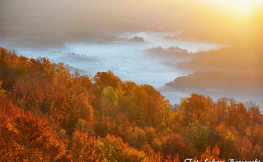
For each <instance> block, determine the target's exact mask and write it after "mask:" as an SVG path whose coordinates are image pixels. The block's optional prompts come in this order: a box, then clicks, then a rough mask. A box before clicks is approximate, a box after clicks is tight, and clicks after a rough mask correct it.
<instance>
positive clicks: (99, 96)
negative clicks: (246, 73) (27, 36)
mask: <svg viewBox="0 0 263 162" xmlns="http://www.w3.org/2000/svg"><path fill="white" fill-rule="evenodd" d="M0 66H1V68H0V77H1V78H0V80H1V89H0V98H1V99H0V113H1V114H0V120H1V122H0V131H1V133H0V143H1V145H0V146H1V147H0V160H1V161H23V160H26V161H166V162H170V161H175V162H179V161H183V160H184V159H186V158H192V159H199V160H200V161H204V160H205V159H209V160H213V159H215V160H217V161H222V160H225V159H231V158H235V159H236V160H242V159H263V138H262V137H263V118H262V113H261V111H260V110H259V108H258V107H257V106H256V105H255V104H253V103H251V104H250V105H249V104H247V105H246V106H245V105H244V104H243V103H238V102H236V101H235V100H233V99H228V98H220V99H218V100H217V101H213V100H212V98H210V97H209V96H207V97H206V96H203V95H198V94H194V93H193V94H191V95H190V96H189V97H186V98H183V99H181V103H180V104H179V105H171V104H170V102H169V100H165V98H164V96H162V95H161V94H160V92H158V91H157V90H156V89H154V88H153V87H152V86H150V85H147V84H144V85H138V84H136V83H134V82H132V81H125V82H124V81H122V80H121V79H120V78H119V77H118V76H115V75H114V73H113V72H112V71H108V72H98V73H97V74H96V75H95V76H94V78H89V77H88V76H87V75H85V76H80V75H79V74H78V73H77V72H75V73H74V74H71V73H70V72H69V71H68V70H67V69H66V68H64V66H63V63H54V62H52V61H50V60H49V59H47V58H37V59H33V58H26V57H24V56H18V55H17V54H16V53H15V52H14V51H8V50H6V49H4V48H1V53H0Z"/></svg>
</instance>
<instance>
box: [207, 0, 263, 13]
mask: <svg viewBox="0 0 263 162" xmlns="http://www.w3.org/2000/svg"><path fill="white" fill-rule="evenodd" d="M210 3H212V4H214V5H216V6H217V7H220V8H225V9H227V10H229V11H231V12H234V13H235V14H236V15H238V16H242V17H247V16H249V15H250V14H251V13H252V12H253V11H254V10H256V9H258V8H262V7H263V0H212V1H210Z"/></svg>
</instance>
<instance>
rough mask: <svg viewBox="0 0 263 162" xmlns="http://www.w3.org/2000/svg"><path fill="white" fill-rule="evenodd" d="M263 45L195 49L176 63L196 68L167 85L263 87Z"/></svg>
mask: <svg viewBox="0 0 263 162" xmlns="http://www.w3.org/2000/svg"><path fill="white" fill-rule="evenodd" d="M262 51H263V50H262V48H256V47H255V46H252V47H235V46H231V47H224V48H221V49H219V50H217V51H214V50H210V51H202V52H198V53H196V54H194V55H195V58H193V59H192V60H191V61H185V62H180V63H178V64H177V65H176V66H177V67H178V68H181V69H184V70H195V71H197V72H195V73H193V74H189V75H188V76H183V77H178V78H176V79H175V80H174V81H172V82H170V83H167V84H166V85H168V86H170V87H173V88H175V89H180V90H189V89H221V90H222V89H223V90H230V91H233V90H234V91H237V92H240V91H244V90H253V92H261V93H262V89H263V84H262V83H263V55H262V53H263V52H262Z"/></svg>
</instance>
